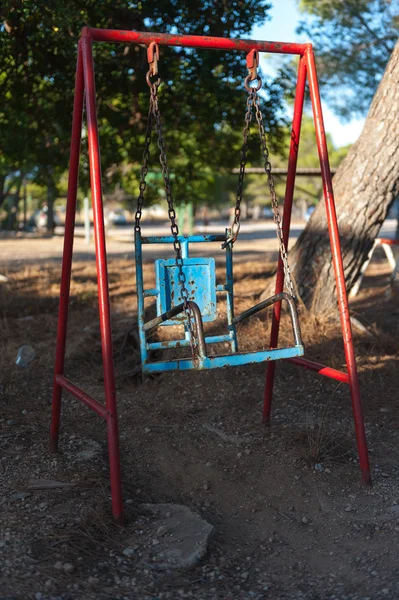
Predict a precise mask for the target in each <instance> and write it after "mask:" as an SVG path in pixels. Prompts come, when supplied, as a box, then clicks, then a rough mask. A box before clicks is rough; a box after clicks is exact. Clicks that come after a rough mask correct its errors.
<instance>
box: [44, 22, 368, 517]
mask: <svg viewBox="0 0 399 600" xmlns="http://www.w3.org/2000/svg"><path fill="white" fill-rule="evenodd" d="M93 42H116V43H117V42H120V43H124V44H127V43H133V44H145V45H147V46H149V44H150V43H151V42H156V43H157V44H159V45H162V46H181V47H192V48H208V49H213V50H236V51H242V52H250V51H251V50H257V51H258V52H271V53H278V54H297V55H299V57H300V58H299V67H298V77H297V87H296V96H295V104H294V116H293V121H292V133H291V143H290V150H289V160H288V174H287V182H286V191H285V199H284V212H283V235H284V244H285V247H286V248H288V241H289V233H290V221H291V210H292V201H293V194H294V184H295V175H296V166H297V158H298V147H299V139H300V129H301V121H302V112H303V102H304V95H305V84H306V80H307V79H308V82H309V91H310V99H311V104H312V110H313V117H314V124H315V131H316V140H317V148H318V153H319V159H320V167H321V175H322V179H323V190H324V200H325V206H326V213H327V225H328V233H329V237H330V245H331V252H332V258H333V265H334V273H335V281H336V290H337V299H338V306H339V313H340V319H341V328H342V336H343V342H344V349H345V359H346V365H347V372H343V371H338V370H336V369H332V368H330V367H327V366H325V365H321V364H318V363H315V362H313V361H311V360H308V359H306V358H292V359H288V360H290V362H293V363H295V364H297V365H299V366H302V367H304V368H306V369H310V370H312V371H316V372H317V373H319V374H320V375H324V376H325V377H329V378H332V379H335V380H337V381H340V382H343V383H347V384H348V385H349V388H350V392H351V398H352V410H353V417H354V424H355V432H356V441H357V447H358V452H359V460H360V468H361V471H362V475H363V479H364V481H365V482H366V483H368V484H370V483H371V478H370V467H369V460H368V450H367V443H366V437H365V430H364V422H363V413H362V406H361V401H360V394H359V383H358V375H357V369H356V361H355V353H354V348H353V341H352V332H351V324H350V316H349V308H348V299H347V293H346V287H345V278H344V270H343V264H342V256H341V247H340V240H339V232H338V224H337V216H336V211H335V203H334V194H333V187H332V180H331V172H330V165H329V159H328V151H327V144H326V135H325V129H324V123H323V115H322V108H321V101H320V93H319V85H318V79H317V73H316V65H315V58H314V53H313V48H312V45H311V44H290V43H280V42H264V41H253V40H238V39H227V38H217V37H209V36H192V35H170V34H159V33H148V32H145V33H144V32H138V31H114V30H109V29H93V28H89V27H84V28H83V30H82V36H81V39H80V41H79V47H78V58H77V67H76V81H75V97H74V106H73V121H72V138H71V147H70V165H69V179H68V198H67V209H66V220H65V238H64V250H63V261H62V273H61V290H60V305H59V317H58V330H57V348H56V359H55V373H54V391H53V405H52V423H51V449H52V450H53V451H56V450H57V446H58V436H59V427H60V414H61V395H62V390H63V389H65V390H66V391H68V392H70V393H71V394H73V395H74V396H75V397H76V398H77V399H79V400H81V401H82V402H83V403H84V404H86V405H87V406H88V407H89V408H91V409H92V410H94V412H96V413H97V414H98V415H99V416H101V417H102V418H103V419H105V421H106V423H107V431H108V453H109V466H110V480H111V496H112V512H113V516H114V519H115V520H116V521H117V522H118V523H122V522H123V500H122V483H121V472H120V455H119V436H118V419H117V408H116V397H115V377H114V364H113V350H112V333H111V315H110V302H109V288H108V273H107V255H106V245H105V230H104V213H103V201H102V186H101V168H100V146H99V135H98V124H97V110H96V91H95V80H94V62H93V51H92V47H93ZM84 103H85V106H86V115H87V132H88V147H89V162H90V180H91V190H92V202H93V217H94V218H93V221H94V236H95V249H96V265H97V282H98V300H99V318H100V332H101V344H102V357H103V370H104V390H105V405H103V404H102V403H100V402H99V401H98V400H96V399H94V398H92V397H91V396H90V395H89V394H87V393H86V392H84V391H83V390H81V389H80V388H79V387H78V386H76V385H75V384H73V383H72V382H71V381H69V380H68V379H67V378H66V377H65V376H64V362H65V347H66V334H67V319H68V306H69V293H70V281H71V266H72V253H73V240H74V225H75V212H76V196H77V186H78V171H79V157H80V145H81V130H82V118H83V105H84ZM283 285H284V271H283V263H282V260H281V257H280V258H279V261H278V267H277V276H276V288H275V292H276V294H280V293H281V292H282V291H283ZM280 315H281V302H280V303H277V304H275V305H274V313H273V323H272V330H271V337H270V347H271V348H276V347H277V343H278V335H279V325H280ZM275 366H276V365H275V362H269V363H268V366H267V376H266V386H265V400H264V410H263V420H264V422H268V421H269V419H270V411H271V401H272V394H273V385H274V376H275Z"/></svg>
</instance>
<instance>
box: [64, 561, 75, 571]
mask: <svg viewBox="0 0 399 600" xmlns="http://www.w3.org/2000/svg"><path fill="white" fill-rule="evenodd" d="M63 569H64V571H65V573H73V572H74V570H75V567H74V566H73V564H72V563H64V565H63Z"/></svg>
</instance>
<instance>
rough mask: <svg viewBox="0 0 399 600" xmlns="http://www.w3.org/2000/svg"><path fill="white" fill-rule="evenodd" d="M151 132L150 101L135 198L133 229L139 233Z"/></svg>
mask: <svg viewBox="0 0 399 600" xmlns="http://www.w3.org/2000/svg"><path fill="white" fill-rule="evenodd" d="M151 134H152V103H151V102H150V108H149V111H148V118H147V132H146V135H145V143H144V152H143V162H142V165H141V171H140V185H139V190H140V192H139V195H138V198H137V208H136V214H135V226H134V228H135V230H136V231H137V232H138V233H140V232H141V227H140V220H141V216H142V214H143V203H144V193H145V190H146V187H147V183H146V180H145V179H146V177H147V173H148V161H149V159H150V145H151Z"/></svg>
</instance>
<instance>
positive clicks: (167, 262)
mask: <svg viewBox="0 0 399 600" xmlns="http://www.w3.org/2000/svg"><path fill="white" fill-rule="evenodd" d="M181 246H182V250H183V249H185V252H184V254H185V256H184V254H183V253H182V254H183V256H182V258H183V273H184V275H185V277H186V280H185V286H186V289H187V292H188V300H192V301H193V302H195V303H196V304H198V306H199V308H200V310H201V315H202V320H203V322H205V323H206V322H209V321H215V319H216V318H217V314H216V269H215V260H214V259H213V258H188V256H187V253H188V248H187V246H188V242H187V241H186V242H185V244H182V245H181ZM178 273H179V269H178V267H177V265H176V260H175V259H174V258H168V259H158V260H156V261H155V277H156V288H157V290H159V294H158V295H157V315H161V314H162V313H165V312H167V311H168V310H170V309H171V308H173V307H174V306H177V305H178V304H181V303H182V302H183V298H182V296H181V288H180V284H179V278H178ZM185 321H186V315H185V313H181V314H179V315H176V316H175V317H173V319H169V320H168V321H165V322H164V323H163V325H177V324H179V323H180V324H182V323H184V322H185Z"/></svg>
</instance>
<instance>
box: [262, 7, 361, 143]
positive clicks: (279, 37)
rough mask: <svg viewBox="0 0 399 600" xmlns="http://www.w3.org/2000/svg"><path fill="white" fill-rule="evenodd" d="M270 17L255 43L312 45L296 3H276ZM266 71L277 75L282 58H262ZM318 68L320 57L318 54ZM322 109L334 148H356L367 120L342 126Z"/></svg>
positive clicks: (269, 55)
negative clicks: (300, 31) (301, 27)
mask: <svg viewBox="0 0 399 600" xmlns="http://www.w3.org/2000/svg"><path fill="white" fill-rule="evenodd" d="M269 15H270V17H271V20H270V21H267V22H266V23H265V24H264V25H262V26H255V27H254V28H253V30H252V34H251V37H252V39H255V40H267V41H277V42H311V41H312V40H309V39H306V38H304V37H303V35H302V36H300V35H298V34H297V33H295V28H296V26H297V24H298V21H299V19H300V14H299V12H298V9H297V3H296V0H274V2H273V7H272V8H271V10H270V12H269ZM260 60H261V67H262V70H263V71H264V72H266V73H268V74H270V75H274V73H275V70H274V66H273V65H275V64H276V61H278V60H279V58H278V56H276V55H273V54H261V59H260ZM316 64H317V54H316ZM322 107H323V116H324V125H325V128H326V131H327V132H328V133H329V134H330V135H331V137H332V140H333V142H334V145H335V146H337V147H339V146H345V145H347V144H352V143H353V142H355V141H356V140H357V138H358V137H359V135H360V133H361V131H362V129H363V125H364V119H353V120H352V121H350V122H349V123H342V122H341V121H340V120H339V119H338V118H337V117H336V116H335V115H334V113H333V112H332V111H331V110H330V109H329V107H328V106H327V105H326V104H325V103H324V102H323V97H322Z"/></svg>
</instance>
